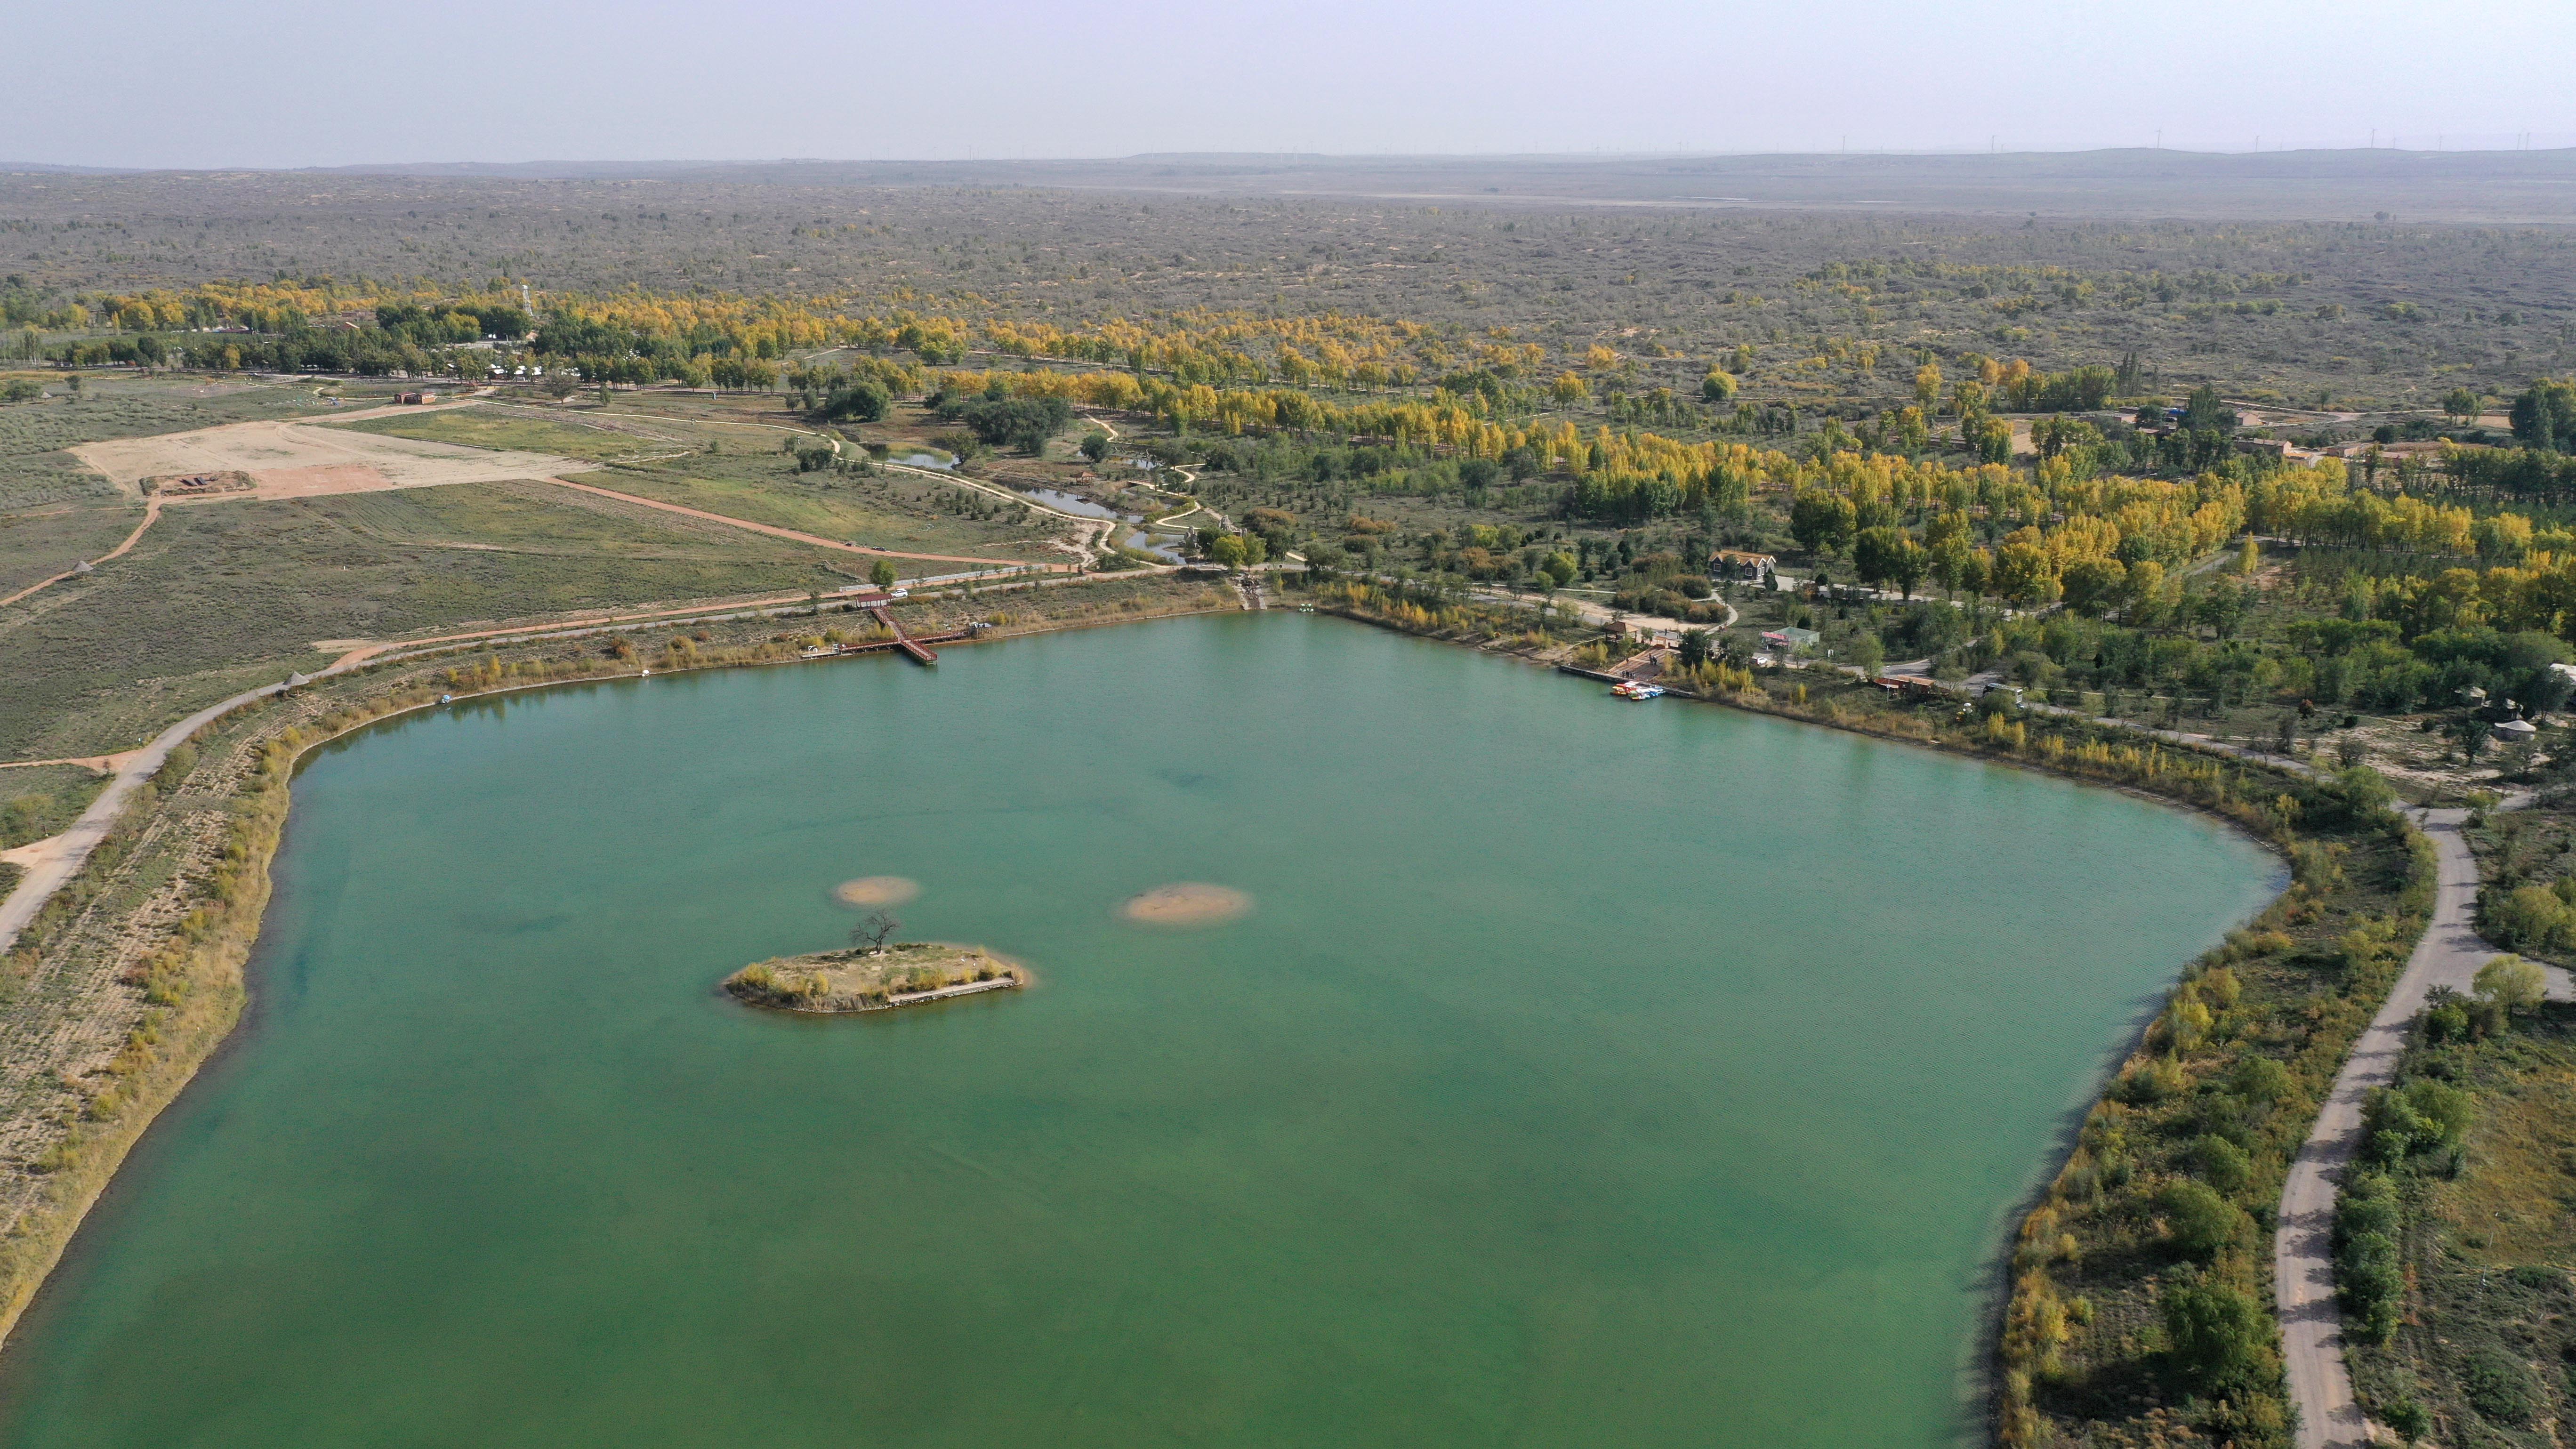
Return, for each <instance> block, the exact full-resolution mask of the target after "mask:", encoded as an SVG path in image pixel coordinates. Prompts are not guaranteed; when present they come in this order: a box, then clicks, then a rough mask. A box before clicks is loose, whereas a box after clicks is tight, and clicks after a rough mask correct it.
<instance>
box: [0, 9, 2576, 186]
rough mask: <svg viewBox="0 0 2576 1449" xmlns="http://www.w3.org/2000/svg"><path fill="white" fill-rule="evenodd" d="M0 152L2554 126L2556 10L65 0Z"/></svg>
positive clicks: (1733, 145)
mask: <svg viewBox="0 0 2576 1449" xmlns="http://www.w3.org/2000/svg"><path fill="white" fill-rule="evenodd" d="M7 30H8V31H9V33H10V39H11V42H12V43H11V45H10V47H9V49H10V50H11V51H12V52H13V53H14V54H16V55H18V56H20V57H22V58H32V57H45V56H51V57H56V58H57V59H58V60H59V61H60V62H61V63H30V64H26V65H21V66H17V67H13V69H12V75H11V79H10V88H11V90H12V91H13V92H14V95H13V96H12V104H11V105H10V106H9V108H8V110H9V122H8V125H7V126H6V128H5V129H0V162H13V161H15V162H27V161H33V162H45V163H53V164H62V165H86V166H134V167H174V168H224V167H295V166H339V165H358V164H367V163H392V162H417V161H493V162H506V161H532V160H758V159H771V158H780V157H810V158H825V159H833V160H879V159H894V158H907V159H910V158H930V159H943V160H944V159H953V158H966V157H977V158H992V157H1032V158H1039V157H1082V156H1126V155H1134V154H1138V153H1145V152H1169V151H1198V152H1209V151H1238V152H1239V151H1272V152H1276V151H1302V152H1324V153H1330V154H1338V155H1358V154H1384V153H1412V154H1424V153H1452V154H1454V153H1498V152H1550V153H1578V152H1589V151H1596V150H1599V151H1613V152H1637V151H1657V152H1670V151H1675V150H1683V151H1691V152H1745V151H1832V150H1836V149H1838V148H1848V149H1851V150H1856V151H1864V150H1895V151H1912V150H1978V151H1982V150H1986V149H1988V148H1989V147H1993V148H1996V149H2001V150H2008V151H2010V150H2073V149H2083V148H2089V147H2095V146H2142V145H2152V144H2157V143H2158V142H2159V141H2161V144H2164V145H2167V146H2173V147H2182V148H2190V149H2202V150H2231V151H2242V150H2248V149H2252V148H2253V147H2254V146H2255V145H2256V144H2257V142H2258V138H2259V143H2260V144H2261V145H2262V146H2263V147H2264V148H2265V149H2272V148H2275V147H2282V146H2288V147H2347V146H2361V145H2366V144H2369V143H2370V141H2371V140H2372V139H2373V137H2374V133H2375V137H2376V140H2377V141H2378V143H2379V144H2381V145H2389V144H2396V145H2401V146H2404V147H2407V148H2410V149H2431V148H2433V147H2434V146H2436V145H2437V144H2438V145H2441V146H2445V147H2448V148H2450V149H2466V148H2473V147H2476V148H2488V149H2494V148H2502V147H2510V146H2513V145H2516V144H2518V143H2519V139H2518V138H2520V137H2522V136H2524V135H2526V134H2529V135H2531V136H2532V137H2533V142H2532V144H2538V145H2576V87H2570V86H2568V85H2566V84H2565V79H2564V77H2565V63H2566V58H2567V57H2568V56H2570V55H2576V4H2570V3H2568V0H2439V3H2431V0H2403V3H2400V0H2225V3H2220V0H2158V3H2153V4H2146V3H2134V0H2093V3H2077V0H1945V3H1939V4H1935V3H1927V0H1803V3H1788V0H1768V3H1762V4H1747V3H1740V0H1582V3H1566V0H1482V3H1456V0H1427V3H1426V0H1414V3H1407V0H1392V3H1389V0H1298V3H1293V4H1292V3H1286V0H1196V3H1180V0H1130V3H1124V4H1109V3H1100V0H939V3H935V4H924V3H920V0H909V3H903V4H890V3H885V0H696V3H689V4H670V3H663V0H614V3H611V0H546V3H542V4H531V3H527V0H508V3H500V0H440V3H437V4H433V5H402V4H365V5H343V6H320V5H309V4H295V5H289V4H281V3H276V0H222V3H209V0H83V3H80V4H64V3H54V4H42V3H29V4H24V5H18V6H13V7H12V13H11V16H10V19H9V21H8V25H7Z"/></svg>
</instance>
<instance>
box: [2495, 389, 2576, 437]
mask: <svg viewBox="0 0 2576 1449" xmlns="http://www.w3.org/2000/svg"><path fill="white" fill-rule="evenodd" d="M2511 421H2512V423H2513V435H2514V436H2515V437H2516V438H2519V439H2521V441H2522V445H2523V446H2524V447H2526V448H2537V449H2540V450H2541V451H2543V452H2557V453H2563V452H2568V451H2571V450H2576V382H2568V381H2563V380H2560V379H2555V378H2546V377H2544V378H2542V379H2540V380H2539V381H2538V382H2535V383H2533V384H2532V385H2531V386H2530V387H2528V388H2525V389H2523V393H2522V396H2520V397H2518V398H2515V399H2514V400H2513V412H2512V414H2511Z"/></svg>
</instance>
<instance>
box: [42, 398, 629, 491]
mask: <svg viewBox="0 0 2576 1449" xmlns="http://www.w3.org/2000/svg"><path fill="white" fill-rule="evenodd" d="M351 416H359V415H356V414H353V415H351ZM70 451H71V452H72V453H73V455H75V456H76V457H78V458H79V459H80V460H81V461H82V462H84V463H86V464H88V465H89V466H90V467H92V468H94V469H96V470H98V472H100V473H101V474H103V475H105V476H106V478H107V479H108V480H109V481H110V482H112V483H114V484H115V485H116V486H117V487H118V488H119V489H120V490H123V491H125V492H128V493H131V494H135V495H140V494H141V493H142V491H143V482H144V480H146V479H151V478H163V477H170V476H175V475H186V474H196V473H223V472H238V473H247V474H249V475H250V478H251V481H252V484H253V487H251V488H250V489H249V490H248V491H246V492H233V493H224V494H218V495H213V496H212V497H211V498H210V500H209V501H215V502H226V503H233V502H245V501H248V500H252V499H261V500H270V499H280V498H318V497H322V496H325V495H328V494H335V493H373V492H380V491H383V490H386V489H393V488H428V487H435V486H438V485H441V484H448V483H499V482H503V481H506V480H508V479H512V478H543V477H546V476H548V475H550V474H555V473H562V472H568V471H569V472H579V471H582V470H585V469H589V468H594V467H597V466H598V465H597V464H595V463H591V462H587V461H584V460H582V459H579V458H566V457H561V456H558V455H555V454H551V453H523V452H506V451H493V450H489V449H484V448H468V447H459V446H457V445H455V444H452V443H432V442H425V441H422V440H419V439H415V438H398V437H387V436H383V435H381V434H375V433H362V432H353V431H350V430H348V429H343V428H326V427H316V426H314V425H312V424H310V423H303V422H276V421H261V422H248V423H227V424H224V425H222V426H220V427H212V428H200V429H197V430H195V431H193V432H185V433H164V434H162V435H160V436H158V437H148V438H115V439H110V440H107V441H104V442H95V443H80V444H76V445H74V446H73V447H72V448H71V449H70ZM174 501H176V500H174Z"/></svg>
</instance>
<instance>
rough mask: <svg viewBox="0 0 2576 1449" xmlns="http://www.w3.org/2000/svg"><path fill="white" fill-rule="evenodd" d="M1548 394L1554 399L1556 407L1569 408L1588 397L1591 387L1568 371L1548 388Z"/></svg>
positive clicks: (1590, 394) (1590, 393)
mask: <svg viewBox="0 0 2576 1449" xmlns="http://www.w3.org/2000/svg"><path fill="white" fill-rule="evenodd" d="M1548 395H1549V396H1550V397H1553V398H1554V399H1556V405H1557V406H1558V407H1566V408H1570V407H1574V406H1577V405H1578V404H1580V403H1582V402H1583V401H1585V400H1586V399H1588V398H1590V397H1591V396H1592V388H1591V386H1590V384H1588V383H1586V382H1584V380H1583V379H1582V378H1580V377H1578V376H1576V375H1575V374H1573V373H1571V372H1569V373H1565V374H1563V375H1561V376H1559V377H1558V378H1557V380H1556V382H1555V384H1554V385H1553V386H1551V387H1550V388H1549V389H1548Z"/></svg>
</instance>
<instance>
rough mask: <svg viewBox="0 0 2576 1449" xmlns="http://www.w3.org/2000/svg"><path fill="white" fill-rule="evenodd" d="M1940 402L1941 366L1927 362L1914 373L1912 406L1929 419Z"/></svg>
mask: <svg viewBox="0 0 2576 1449" xmlns="http://www.w3.org/2000/svg"><path fill="white" fill-rule="evenodd" d="M1940 402H1941V364H1939V363H1937V362H1927V363H1925V364H1923V365H1922V366H1921V367H1919V368H1916V369H1915V371H1914V404H1915V406H1917V407H1919V408H1921V409H1923V415H1924V416H1925V417H1927V418H1928V417H1930V416H1931V415H1932V413H1933V410H1934V409H1935V408H1937V407H1938V406H1939V405H1940Z"/></svg>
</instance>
